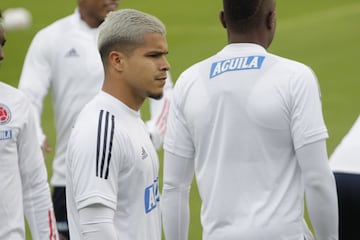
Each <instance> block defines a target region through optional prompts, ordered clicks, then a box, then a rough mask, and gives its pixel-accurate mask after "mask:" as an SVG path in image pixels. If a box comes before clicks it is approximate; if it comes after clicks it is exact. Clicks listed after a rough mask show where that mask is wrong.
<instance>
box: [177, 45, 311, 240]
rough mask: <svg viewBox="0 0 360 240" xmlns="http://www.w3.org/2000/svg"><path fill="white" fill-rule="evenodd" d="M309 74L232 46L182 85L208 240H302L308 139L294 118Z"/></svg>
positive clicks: (194, 71) (184, 78)
mask: <svg viewBox="0 0 360 240" xmlns="http://www.w3.org/2000/svg"><path fill="white" fill-rule="evenodd" d="M304 72H305V75H306V74H311V71H309V69H308V68H306V67H304V66H303V65H302V64H299V63H296V62H293V61H289V60H286V59H283V58H279V57H276V56H274V55H271V54H268V53H267V52H266V51H265V49H263V48H261V47H260V46H257V45H253V44H232V45H229V46H227V47H225V48H224V49H223V50H222V51H221V52H219V53H218V54H217V55H215V56H213V57H211V58H209V59H207V60H205V61H203V62H201V63H199V64H197V65H195V66H193V67H192V68H190V69H189V70H187V71H186V72H185V73H184V74H183V75H182V76H181V77H180V79H179V80H178V82H177V84H178V85H179V86H178V89H181V90H180V91H179V90H178V91H177V92H176V93H177V94H179V96H180V95H181V96H183V97H182V99H183V100H181V101H183V102H181V103H180V106H182V110H183V114H184V116H185V118H186V121H187V123H188V126H189V131H190V132H191V135H192V136H193V141H194V145H195V149H196V150H195V173H196V178H197V183H198V186H199V191H200V195H201V196H202V199H203V206H202V223H203V226H204V239H220V238H226V239H238V238H236V236H237V237H238V236H244V237H246V239H259V237H261V236H260V235H259V234H260V233H262V234H264V235H263V237H265V236H267V237H266V238H267V239H281V238H277V237H280V233H281V234H287V233H284V231H283V229H288V232H290V233H291V234H293V233H295V235H294V237H295V238H294V239H297V238H296V237H299V236H301V232H302V224H303V222H302V216H303V208H302V201H303V187H302V183H301V179H300V169H299V166H298V164H297V161H296V157H295V148H296V147H298V146H300V145H301V144H303V142H304V141H305V140H304V139H302V138H301V136H302V135H301V134H302V132H301V131H302V129H298V126H299V123H298V121H297V120H294V119H293V117H294V111H295V108H296V106H294V105H295V104H296V99H295V98H296V95H297V94H302V93H301V89H302V88H301V86H300V87H299V86H298V85H301V84H302V83H299V82H301V81H302V80H301V81H298V80H299V79H300V78H301V77H300V76H301V75H302V74H304ZM179 98H180V97H179ZM185 99H186V101H185ZM295 114H296V112H295ZM299 121H300V120H299ZM294 138H295V139H294ZM219 219H220V220H219ZM279 227H280V229H279ZM285 232H286V231H285ZM291 234H290V235H291ZM290 235H286V236H287V237H289V236H290ZM271 236H273V238H271ZM232 237H233V238H232ZM287 239H293V238H287Z"/></svg>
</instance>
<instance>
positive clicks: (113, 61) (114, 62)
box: [108, 51, 125, 72]
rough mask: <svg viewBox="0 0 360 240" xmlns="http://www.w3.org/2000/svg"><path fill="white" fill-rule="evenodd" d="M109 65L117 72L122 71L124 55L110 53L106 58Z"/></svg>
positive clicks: (116, 52)
mask: <svg viewBox="0 0 360 240" xmlns="http://www.w3.org/2000/svg"><path fill="white" fill-rule="evenodd" d="M108 60H109V65H111V66H113V68H114V69H116V70H117V71H119V72H122V71H123V69H124V63H125V55H124V54H123V53H122V52H118V51H111V52H110V53H109V56H108Z"/></svg>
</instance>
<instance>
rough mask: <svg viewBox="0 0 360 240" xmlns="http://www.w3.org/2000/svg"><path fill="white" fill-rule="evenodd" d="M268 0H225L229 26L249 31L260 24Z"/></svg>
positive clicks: (237, 30) (224, 5)
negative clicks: (264, 5) (263, 8)
mask: <svg viewBox="0 0 360 240" xmlns="http://www.w3.org/2000/svg"><path fill="white" fill-rule="evenodd" d="M265 1H267V0H223V7H224V13H225V19H226V23H227V26H228V28H230V29H231V30H232V31H235V32H247V31H249V30H252V29H253V28H254V27H256V26H257V24H259V22H260V20H261V17H262V15H261V12H262V7H263V4H264V2H265Z"/></svg>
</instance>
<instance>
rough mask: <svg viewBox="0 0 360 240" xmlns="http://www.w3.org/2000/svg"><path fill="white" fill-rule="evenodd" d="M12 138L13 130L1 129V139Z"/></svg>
mask: <svg viewBox="0 0 360 240" xmlns="http://www.w3.org/2000/svg"><path fill="white" fill-rule="evenodd" d="M11 138H12V131H11V130H1V131H0V141H1V140H7V139H11Z"/></svg>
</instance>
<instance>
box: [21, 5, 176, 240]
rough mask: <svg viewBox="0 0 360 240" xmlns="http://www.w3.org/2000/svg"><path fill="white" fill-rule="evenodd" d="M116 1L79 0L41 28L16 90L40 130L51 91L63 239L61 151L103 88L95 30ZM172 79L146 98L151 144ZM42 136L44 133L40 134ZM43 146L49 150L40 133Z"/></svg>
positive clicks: (158, 137)
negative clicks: (157, 96) (84, 109)
mask: <svg viewBox="0 0 360 240" xmlns="http://www.w3.org/2000/svg"><path fill="white" fill-rule="evenodd" d="M118 4H119V1H118V0H78V7H77V8H76V10H75V12H74V13H73V14H72V15H70V16H67V17H65V18H63V19H60V20H58V21H56V22H55V23H53V24H51V25H49V26H47V27H45V28H44V29H42V30H41V31H40V32H39V33H37V34H36V36H35V37H34V39H33V41H32V43H31V45H30V47H29V50H28V52H27V55H26V58H25V62H24V66H23V70H22V74H21V77H20V82H19V89H20V90H22V91H23V92H24V93H25V94H26V95H27V96H28V97H29V98H30V100H31V102H32V104H33V105H34V107H35V109H36V116H37V123H38V126H39V129H40V119H41V114H42V107H43V99H44V97H45V96H46V95H47V94H48V91H49V89H50V90H51V97H52V103H53V109H54V118H55V129H56V147H55V156H54V160H53V174H52V176H51V184H52V186H53V187H54V189H53V202H54V208H55V215H56V219H57V221H58V229H59V232H60V234H61V235H62V236H63V237H64V239H67V236H68V226H67V216H66V205H65V153H66V146H67V143H68V139H69V135H70V130H71V128H72V126H73V124H74V121H75V119H76V118H77V115H78V113H79V111H80V109H81V108H82V107H83V106H84V105H85V104H86V103H87V102H89V101H90V99H92V98H93V97H94V96H95V95H96V93H97V92H98V91H99V90H100V89H101V85H102V81H103V79H104V77H103V76H104V73H103V71H104V70H103V66H102V63H101V59H100V55H99V52H98V49H97V45H96V39H97V35H98V26H99V25H100V24H101V23H102V22H103V20H104V18H105V16H106V14H107V13H108V12H110V11H113V10H116V9H117V8H118ZM171 89H172V83H171V79H170V78H168V79H167V84H166V87H165V90H166V93H165V94H164V98H162V99H161V100H153V99H151V100H150V111H151V117H152V119H150V121H149V122H148V123H147V125H148V127H149V130H150V134H151V137H152V140H153V143H154V145H155V146H156V147H157V148H159V147H160V146H161V145H162V139H163V134H164V132H165V129H166V125H165V123H166V121H165V120H166V117H167V112H168V106H169V99H170V98H169V96H170V93H171ZM39 132H42V131H39ZM40 139H41V144H42V146H43V149H44V150H45V152H46V151H48V150H50V148H49V145H48V143H47V138H46V137H45V135H44V134H41V137H40Z"/></svg>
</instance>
